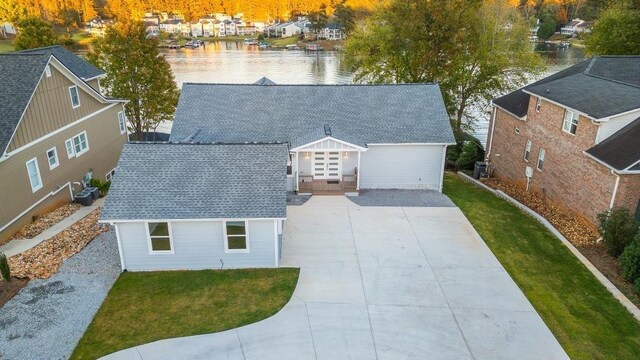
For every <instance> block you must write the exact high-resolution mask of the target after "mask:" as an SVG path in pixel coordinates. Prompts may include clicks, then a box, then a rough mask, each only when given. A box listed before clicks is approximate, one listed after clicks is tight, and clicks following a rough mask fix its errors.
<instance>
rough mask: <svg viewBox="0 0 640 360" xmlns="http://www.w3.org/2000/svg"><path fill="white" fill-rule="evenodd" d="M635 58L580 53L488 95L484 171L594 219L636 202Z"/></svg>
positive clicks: (639, 183) (639, 130) (638, 117)
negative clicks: (527, 81) (536, 77)
mask: <svg viewBox="0 0 640 360" xmlns="http://www.w3.org/2000/svg"><path fill="white" fill-rule="evenodd" d="M639 74H640V57H639V56H601V57H595V58H593V59H589V60H585V61H583V62H581V63H579V64H577V65H574V66H572V67H570V68H568V69H566V70H563V71H560V72H558V73H556V74H554V75H551V76H549V77H546V78H544V79H542V80H540V81H537V82H535V83H533V84H531V85H528V86H525V87H524V88H522V89H519V90H517V91H514V92H512V93H510V94H507V95H505V96H502V97H500V98H497V99H495V100H493V112H492V117H491V124H490V133H489V139H488V141H487V142H488V147H487V152H486V154H487V155H486V157H487V161H488V162H489V164H490V166H489V168H490V172H491V174H492V176H495V177H498V178H500V179H503V180H506V181H508V182H511V183H514V184H516V185H517V186H519V187H521V188H522V189H523V190H524V189H528V190H529V191H534V192H537V193H539V194H540V195H541V196H542V197H544V198H545V199H547V200H549V201H551V202H554V203H556V204H557V205H559V206H561V207H564V208H567V209H571V210H573V211H575V212H576V214H577V215H579V216H581V217H584V219H585V220H587V221H589V222H592V223H595V222H596V221H597V219H596V218H597V214H598V213H599V212H602V211H605V210H609V209H611V208H613V207H624V208H626V209H628V210H629V211H631V212H632V213H636V211H637V209H638V207H640V140H639V139H640V77H639V76H638V75H639Z"/></svg>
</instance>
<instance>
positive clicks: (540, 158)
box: [538, 148, 544, 171]
mask: <svg viewBox="0 0 640 360" xmlns="http://www.w3.org/2000/svg"><path fill="white" fill-rule="evenodd" d="M543 165H544V149H543V148H540V152H539V153H538V170H540V171H542V166H543Z"/></svg>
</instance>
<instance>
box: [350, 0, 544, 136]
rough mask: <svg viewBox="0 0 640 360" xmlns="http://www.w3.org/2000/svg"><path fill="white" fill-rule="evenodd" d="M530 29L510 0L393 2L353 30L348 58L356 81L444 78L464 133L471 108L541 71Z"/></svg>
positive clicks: (455, 122)
mask: <svg viewBox="0 0 640 360" xmlns="http://www.w3.org/2000/svg"><path fill="white" fill-rule="evenodd" d="M528 33H529V26H528V25H527V24H526V23H525V21H524V20H523V19H522V17H521V15H520V14H519V13H518V11H517V8H516V7H515V6H512V5H510V4H509V3H507V2H506V0H485V1H482V0H475V1H469V0H451V1H421V0H392V1H391V2H390V3H389V5H387V6H385V7H383V8H381V9H379V10H378V11H376V12H375V13H374V14H373V15H372V16H371V17H370V18H369V19H368V20H367V21H366V24H365V25H364V26H363V27H361V28H359V29H356V30H355V31H354V32H353V33H352V34H351V37H350V38H349V39H348V40H347V43H346V48H345V59H346V62H347V64H348V65H350V66H351V67H352V68H353V69H354V70H355V81H356V82H371V83H427V82H436V83H439V84H440V89H441V90H442V94H443V97H444V100H445V105H446V107H447V110H448V112H449V114H450V117H451V119H452V125H453V126H454V129H455V130H456V133H457V134H460V133H461V132H463V131H465V130H468V128H469V127H470V126H471V125H472V123H473V121H474V119H473V117H472V116H470V114H469V112H470V108H472V107H474V106H481V105H486V103H487V101H488V100H490V99H491V98H493V97H495V96H496V95H498V94H500V93H503V92H505V91H508V90H511V89H514V88H516V87H518V86H520V85H521V84H523V83H524V82H525V81H526V77H527V75H528V74H530V73H531V72H535V71H537V70H538V69H539V66H540V63H541V62H540V59H539V58H538V56H537V55H536V54H535V53H534V52H533V50H532V49H531V46H530V44H529V42H528ZM474 104H475V105H474Z"/></svg>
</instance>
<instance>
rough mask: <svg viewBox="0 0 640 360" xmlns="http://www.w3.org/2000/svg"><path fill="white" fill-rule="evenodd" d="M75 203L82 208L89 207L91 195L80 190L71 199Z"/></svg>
mask: <svg viewBox="0 0 640 360" xmlns="http://www.w3.org/2000/svg"><path fill="white" fill-rule="evenodd" d="M73 198H74V200H75V202H77V203H79V204H82V205H84V206H91V204H93V195H91V193H90V192H87V191H85V190H82V191H81V192H79V193H77V194H76V196H74V197H73Z"/></svg>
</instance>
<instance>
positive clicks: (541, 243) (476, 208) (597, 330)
mask: <svg viewBox="0 0 640 360" xmlns="http://www.w3.org/2000/svg"><path fill="white" fill-rule="evenodd" d="M444 192H445V194H447V195H448V196H449V197H450V198H451V200H453V202H455V203H456V205H457V206H458V207H459V208H460V209H461V210H462V212H463V213H464V214H465V215H466V217H467V218H468V219H469V221H470V222H471V223H472V224H473V226H474V228H475V229H476V230H477V231H478V233H480V235H481V236H482V238H483V239H484V240H485V241H486V243H487V245H488V246H489V247H490V248H491V250H492V251H493V253H494V254H495V255H496V257H497V258H498V259H499V260H500V263H502V265H503V266H504V268H505V269H506V270H507V271H508V272H509V274H510V275H511V277H512V278H513V279H514V280H515V282H516V283H517V284H518V286H519V287H520V289H522V291H523V292H524V293H525V295H526V296H527V298H528V299H529V301H530V302H531V303H532V304H533V306H534V307H535V308H536V310H537V311H538V313H540V315H541V316H542V318H543V319H544V321H545V323H546V324H547V326H549V328H550V329H551V331H552V332H553V334H554V335H555V336H556V338H557V339H558V341H560V344H562V347H563V348H564V349H565V351H566V352H567V353H568V354H569V356H570V357H571V358H572V359H638V356H639V354H640V322H638V321H637V320H636V319H635V318H634V317H633V316H632V315H631V314H630V313H629V312H628V311H627V310H626V309H625V308H624V307H623V306H622V305H621V304H620V303H619V302H618V301H617V300H616V299H615V298H614V297H613V296H612V295H611V293H609V292H608V291H607V290H606V289H605V288H604V286H602V284H600V282H599V281H598V280H597V279H596V278H595V277H594V276H593V275H592V274H591V272H589V270H587V268H586V267H584V266H583V265H582V263H580V261H578V259H576V258H575V257H574V256H573V254H571V252H570V251H569V250H568V249H567V248H566V247H565V246H564V245H562V243H561V242H560V240H558V239H557V238H555V237H554V236H553V235H552V234H551V233H550V232H549V231H548V230H547V229H546V228H545V227H544V226H543V225H542V224H540V223H538V222H537V221H536V220H535V219H533V218H532V217H530V216H528V215H526V214H525V213H523V212H522V211H520V210H519V209H518V208H517V207H515V206H514V205H512V204H511V203H508V202H507V201H505V200H502V199H500V198H498V197H496V196H494V195H493V194H491V193H489V192H487V191H485V190H482V189H480V188H478V187H476V186H474V185H472V184H469V183H466V182H464V181H462V180H461V179H460V178H458V177H457V176H456V175H453V174H450V173H447V174H446V176H445V184H444Z"/></svg>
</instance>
